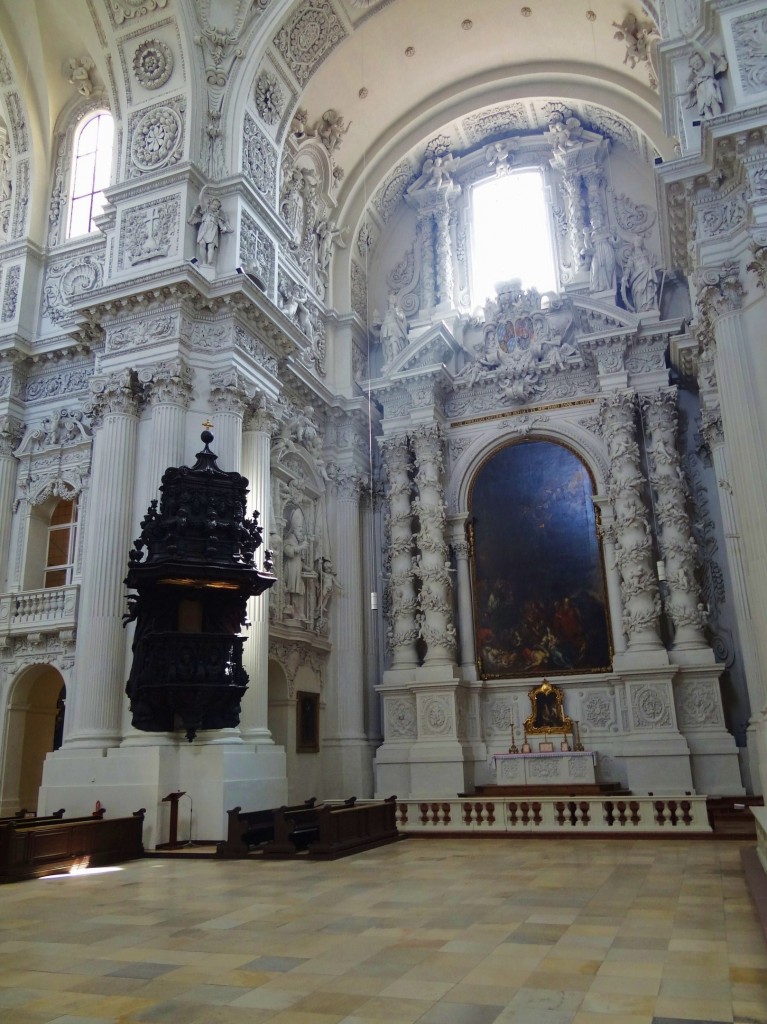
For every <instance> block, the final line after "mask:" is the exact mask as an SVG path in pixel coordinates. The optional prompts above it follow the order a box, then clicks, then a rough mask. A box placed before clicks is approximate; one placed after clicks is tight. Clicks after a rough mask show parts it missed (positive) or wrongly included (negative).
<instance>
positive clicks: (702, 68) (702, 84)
mask: <svg viewBox="0 0 767 1024" xmlns="http://www.w3.org/2000/svg"><path fill="white" fill-rule="evenodd" d="M688 65H689V68H690V74H689V75H688V78H687V88H686V90H685V92H684V93H682V94H681V95H683V96H684V95H687V97H688V103H687V106H688V107H695V106H697V108H698V114H699V115H700V117H716V116H717V115H718V114H721V113H722V111H723V110H724V103H723V101H722V88H721V86H720V85H719V82H718V81H717V78H718V77H719V76H720V75H723V74H724V73H725V71H726V70H727V60H726V58H725V57H722V56H720V55H719V54H716V53H713V52H712V51H710V50H706V49H704V48H703V47H702V46H696V48H695V50H694V51H693V53H692V54H691V56H690V59H689V61H688Z"/></svg>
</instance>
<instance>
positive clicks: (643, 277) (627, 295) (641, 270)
mask: <svg viewBox="0 0 767 1024" xmlns="http://www.w3.org/2000/svg"><path fill="white" fill-rule="evenodd" d="M621 298H622V299H623V301H624V303H625V305H626V308H627V309H631V310H633V311H634V312H635V313H645V312H647V310H650V309H657V308H658V269H657V260H656V259H655V256H654V255H653V253H651V252H650V251H649V249H648V248H647V246H646V245H645V241H644V238H643V237H642V236H641V235H634V240H633V242H632V244H631V248H630V249H629V251H628V253H627V254H626V256H625V258H624V263H623V281H622V282H621Z"/></svg>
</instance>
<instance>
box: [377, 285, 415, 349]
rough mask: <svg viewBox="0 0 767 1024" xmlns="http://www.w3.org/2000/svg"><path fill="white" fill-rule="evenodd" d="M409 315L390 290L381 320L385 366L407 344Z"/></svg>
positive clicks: (381, 339) (381, 338)
mask: <svg viewBox="0 0 767 1024" xmlns="http://www.w3.org/2000/svg"><path fill="white" fill-rule="evenodd" d="M407 332H408V322H407V317H406V316H405V314H404V313H403V311H402V309H401V308H400V306H399V305H398V303H397V296H396V294H395V293H394V292H389V302H388V306H387V307H386V312H385V313H384V315H383V319H382V320H381V328H380V341H381V348H382V349H383V356H384V366H388V364H389V363H391V362H393V361H394V360H395V359H396V358H397V356H398V355H399V354H400V352H401V351H402V350H403V348H405V347H406V346H407Z"/></svg>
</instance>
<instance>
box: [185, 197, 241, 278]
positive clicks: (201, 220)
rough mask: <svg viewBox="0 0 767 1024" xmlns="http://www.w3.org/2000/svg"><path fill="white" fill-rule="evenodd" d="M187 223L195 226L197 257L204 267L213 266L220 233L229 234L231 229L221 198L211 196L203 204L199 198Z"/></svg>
mask: <svg viewBox="0 0 767 1024" xmlns="http://www.w3.org/2000/svg"><path fill="white" fill-rule="evenodd" d="M187 223H189V224H192V225H194V226H195V227H196V228H197V258H198V259H199V260H200V262H201V263H204V264H205V266H206V267H214V266H215V265H216V257H217V256H218V246H219V243H220V241H221V235H223V234H229V233H230V232H231V230H232V226H231V224H230V223H229V218H228V217H227V215H226V214H225V213H224V210H223V208H222V206H221V200H220V199H218V198H217V197H216V196H211V197H210V198H209V199H207V200H206V201H205V203H204V204H203V202H202V199H201V200H200V202H199V203H198V204H197V206H195V208H194V210H192V216H191V217H190V218H189V220H188V221H187Z"/></svg>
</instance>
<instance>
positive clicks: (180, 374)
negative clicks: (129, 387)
mask: <svg viewBox="0 0 767 1024" xmlns="http://www.w3.org/2000/svg"><path fill="white" fill-rule="evenodd" d="M136 376H137V378H138V382H139V384H140V385H141V387H142V391H143V394H144V396H145V397H146V398H147V399H148V400H149V402H150V404H151V405H153V406H154V405H179V406H182V407H183V408H187V407H188V406H189V400H190V398H191V397H192V378H193V376H194V373H193V371H192V370H191V368H190V367H189V366H187V365H186V363H185V362H184V361H183V360H182V359H164V360H162V361H161V362H159V363H151V364H150V365H148V366H141V367H139V369H138V370H137V371H136Z"/></svg>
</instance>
